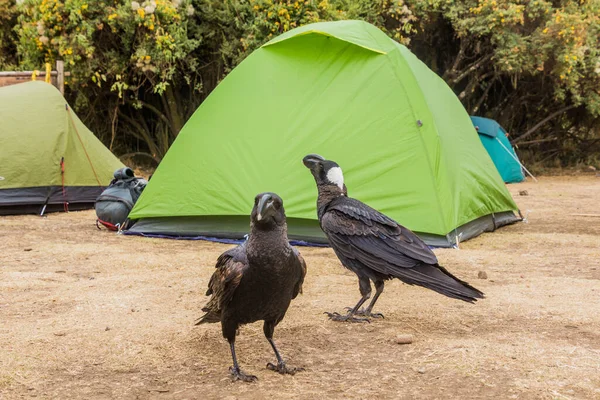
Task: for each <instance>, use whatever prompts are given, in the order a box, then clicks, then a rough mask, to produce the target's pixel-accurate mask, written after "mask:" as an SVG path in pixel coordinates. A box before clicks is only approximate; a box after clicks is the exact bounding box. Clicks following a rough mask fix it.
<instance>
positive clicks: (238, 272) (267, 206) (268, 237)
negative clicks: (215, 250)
mask: <svg viewBox="0 0 600 400" xmlns="http://www.w3.org/2000/svg"><path fill="white" fill-rule="evenodd" d="M216 268H217V270H216V271H215V272H214V274H213V275H212V277H211V278H210V281H209V283H208V291H207V292H206V295H207V296H208V295H212V297H211V298H210V300H209V301H208V303H207V304H206V305H205V306H204V307H203V308H202V311H205V312H206V314H205V315H203V316H202V317H201V318H200V319H199V320H198V321H197V322H196V325H198V324H202V323H210V322H221V328H222V331H223V336H224V337H225V339H227V341H228V342H229V346H230V348H231V356H232V358H233V367H231V368H230V371H231V375H232V379H233V380H243V381H247V382H251V381H255V380H256V379H257V378H256V376H254V375H247V374H245V373H243V372H242V371H241V370H240V367H239V365H238V362H237V358H236V355H235V335H236V332H237V330H238V327H239V326H240V325H242V324H248V323H251V322H255V321H260V320H263V321H264V326H263V331H264V333H265V337H266V338H267V340H268V341H269V343H270V344H271V346H272V347H273V351H274V352H275V357H277V365H273V364H271V363H268V364H267V368H269V369H271V370H273V371H277V372H279V373H281V374H294V373H295V372H296V371H299V370H300V369H298V368H291V367H288V366H286V365H285V362H284V361H283V359H282V358H281V355H280V354H279V351H277V347H275V343H274V342H273V331H274V330H275V326H277V324H278V323H279V322H281V320H282V319H283V317H284V316H285V313H286V311H287V309H288V307H289V305H290V302H291V301H292V299H295V298H296V296H297V295H298V293H301V292H302V283H303V282H304V276H305V275H306V264H305V262H304V259H303V258H302V256H301V255H300V253H299V252H298V250H296V249H295V248H294V247H292V246H290V244H289V242H288V236H287V224H286V219H285V211H284V209H283V201H282V200H281V198H280V197H279V196H277V195H276V194H275V193H261V194H259V195H258V196H256V198H255V199H254V208H253V209H252V215H251V217H250V235H249V237H248V240H247V241H246V242H244V243H243V244H241V245H239V246H237V247H235V248H233V249H231V250H227V251H226V252H224V253H223V254H221V255H220V256H219V258H218V260H217V264H216Z"/></svg>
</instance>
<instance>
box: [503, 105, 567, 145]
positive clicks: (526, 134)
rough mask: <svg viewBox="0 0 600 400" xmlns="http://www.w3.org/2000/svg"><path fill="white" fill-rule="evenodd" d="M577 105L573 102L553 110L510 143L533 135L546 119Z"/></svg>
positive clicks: (550, 118)
mask: <svg viewBox="0 0 600 400" xmlns="http://www.w3.org/2000/svg"><path fill="white" fill-rule="evenodd" d="M575 107H577V106H576V105H574V104H571V105H570V106H566V107H563V108H561V109H560V110H558V111H555V112H553V113H552V114H550V115H548V116H547V117H546V118H544V119H543V120H541V121H540V122H538V123H537V124H535V125H534V126H533V128H531V129H530V130H528V131H527V132H525V133H524V134H522V135H521V136H519V137H518V138H516V139H515V140H513V141H512V142H511V144H516V143H519V142H520V141H521V140H523V139H525V138H526V137H529V136H531V135H533V134H534V133H535V132H536V131H537V130H538V129H539V128H540V127H542V126H543V125H544V124H546V123H547V122H548V121H550V120H552V119H553V118H555V117H557V116H559V115H560V114H562V113H565V112H567V111H569V110H571V109H573V108H575Z"/></svg>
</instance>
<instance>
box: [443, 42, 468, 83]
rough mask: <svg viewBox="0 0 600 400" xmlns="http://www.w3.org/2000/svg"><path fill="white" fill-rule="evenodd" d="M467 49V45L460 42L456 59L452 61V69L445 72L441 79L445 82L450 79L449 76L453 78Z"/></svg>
mask: <svg viewBox="0 0 600 400" xmlns="http://www.w3.org/2000/svg"><path fill="white" fill-rule="evenodd" d="M466 48H467V45H466V44H465V41H464V40H461V41H460V49H459V50H458V54H457V55H456V58H455V59H454V64H452V68H450V69H448V70H446V72H444V75H443V76H442V79H443V80H445V81H447V80H448V79H450V77H451V76H455V75H456V72H457V70H458V66H459V65H460V63H461V62H462V60H463V59H464V58H465V49H466Z"/></svg>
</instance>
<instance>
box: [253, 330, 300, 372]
mask: <svg viewBox="0 0 600 400" xmlns="http://www.w3.org/2000/svg"><path fill="white" fill-rule="evenodd" d="M275 325H276V323H275V322H274V321H265V324H264V325H263V332H264V333H265V337H266V338H267V340H268V341H269V343H270V344H271V347H272V348H273V351H274V352H275V357H277V365H273V364H272V363H268V364H267V368H268V369H270V370H271V371H277V372H279V373H280V374H290V375H294V374H295V373H296V372H298V371H303V370H304V368H294V367H288V366H287V365H285V361H283V358H281V354H279V351H278V350H277V347H275V342H274V341H273V331H274V330H275Z"/></svg>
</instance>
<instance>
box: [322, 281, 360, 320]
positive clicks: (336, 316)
mask: <svg viewBox="0 0 600 400" xmlns="http://www.w3.org/2000/svg"><path fill="white" fill-rule="evenodd" d="M358 287H359V289H360V294H361V295H362V297H361V298H360V300H359V301H358V303H356V305H355V306H354V308H352V309H351V310H350V311H349V312H348V314H346V315H341V314H338V313H336V312H333V313H329V312H326V313H325V314H327V315H328V316H329V319H331V320H333V321H344V322H345V321H349V322H369V320H368V319H367V318H356V317H355V316H354V314H356V313H357V312H358V310H359V309H360V306H362V305H363V304H364V302H365V301H367V300H368V299H369V297H371V282H370V281H369V278H367V277H363V276H359V277H358Z"/></svg>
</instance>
